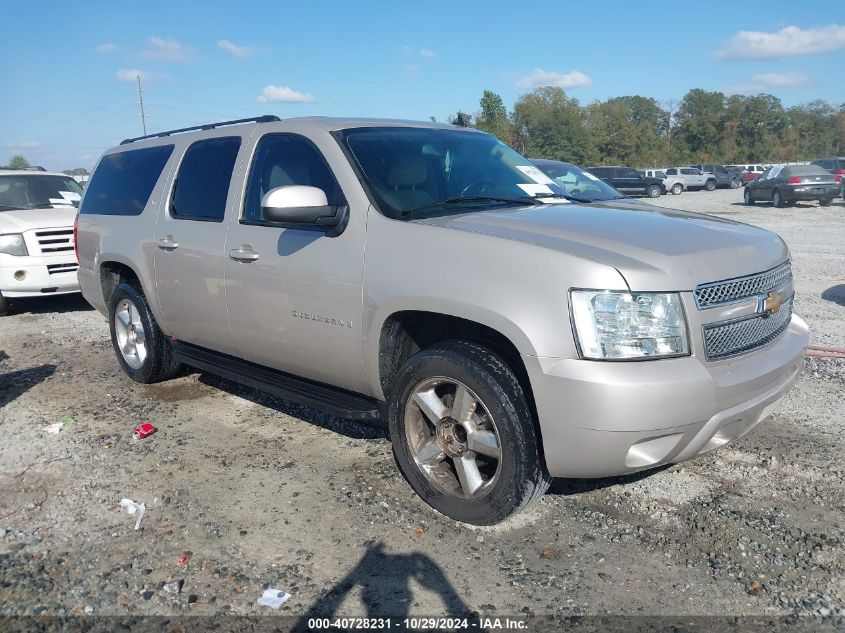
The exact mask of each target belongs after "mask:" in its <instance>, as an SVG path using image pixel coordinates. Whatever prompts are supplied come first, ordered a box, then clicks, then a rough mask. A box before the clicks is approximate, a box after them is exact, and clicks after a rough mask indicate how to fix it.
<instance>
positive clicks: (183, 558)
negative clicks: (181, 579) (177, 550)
mask: <svg viewBox="0 0 845 633" xmlns="http://www.w3.org/2000/svg"><path fill="white" fill-rule="evenodd" d="M189 560H191V557H190V556H185V555H182V556H180V557H179V558H177V559H176V562H177V563H179V564H180V565H187V564H188V561H189Z"/></svg>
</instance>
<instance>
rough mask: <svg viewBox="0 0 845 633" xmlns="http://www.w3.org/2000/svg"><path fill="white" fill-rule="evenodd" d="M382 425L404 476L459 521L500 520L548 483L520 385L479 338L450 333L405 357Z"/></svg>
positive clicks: (489, 522) (425, 498)
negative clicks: (452, 337)
mask: <svg viewBox="0 0 845 633" xmlns="http://www.w3.org/2000/svg"><path fill="white" fill-rule="evenodd" d="M388 425H389V428H390V439H391V442H392V443H393V453H394V456H395V458H396V462H397V464H398V466H399V468H400V469H401V471H402V473H403V474H404V475H405V478H406V479H407V480H408V483H410V484H411V487H412V488H413V489H414V490H415V491H416V493H417V494H418V495H419V496H420V497H421V498H422V499H423V501H425V502H426V503H427V504H429V505H430V506H431V507H432V508H434V509H435V510H437V511H438V512H440V513H442V514H445V515H446V516H448V517H451V518H453V519H456V520H458V521H463V522H465V523H471V524H474V525H492V524H494V523H499V522H500V521H502V520H504V519H505V518H507V517H509V516H511V515H512V514H515V513H517V512H519V511H520V510H521V509H523V508H524V507H525V506H527V505H528V504H529V503H531V502H532V501H533V500H535V499H538V498H539V497H540V496H542V494H543V493H544V492H545V491H546V489H547V488H548V486H549V483H550V477H549V475H548V473H547V472H546V469H545V466H544V464H543V459H542V457H541V455H540V438H539V434H538V432H537V430H536V428H535V424H534V417H533V415H532V413H531V410H530V408H529V406H528V403H527V400H526V397H525V393H524V392H523V390H522V386H521V385H520V383H519V380H518V379H517V377H516V375H515V374H514V372H513V370H511V368H510V367H509V366H508V365H507V364H506V363H505V362H504V361H503V360H502V359H501V358H499V357H498V356H497V355H496V354H494V353H493V352H491V351H489V350H488V349H486V348H485V347H483V346H481V345H477V344H475V343H470V342H467V341H451V342H448V343H444V344H441V345H438V346H436V347H432V348H429V349H425V350H422V351H420V352H418V353H416V354H414V355H413V356H412V357H411V358H409V359H408V361H407V362H406V363H405V365H404V366H403V367H402V369H401V370H400V372H399V375H398V376H397V377H396V380H395V382H394V384H393V388H392V389H391V393H390V397H389V399H388Z"/></svg>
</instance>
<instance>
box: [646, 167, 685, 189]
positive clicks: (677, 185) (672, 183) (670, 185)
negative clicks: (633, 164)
mask: <svg viewBox="0 0 845 633" xmlns="http://www.w3.org/2000/svg"><path fill="white" fill-rule="evenodd" d="M640 173H641V174H642V175H643V176H646V177H648V178H659V179H660V181H661V182H663V189H664V191H668V192H669V193H671V194H672V195H675V196H677V195H678V194H679V193H681V192H682V191H683V190H684V181H683V180H681V179H680V178H679V177H678V176H669V175H667V174H666V172H665V171H663V170H661V169H641V170H640Z"/></svg>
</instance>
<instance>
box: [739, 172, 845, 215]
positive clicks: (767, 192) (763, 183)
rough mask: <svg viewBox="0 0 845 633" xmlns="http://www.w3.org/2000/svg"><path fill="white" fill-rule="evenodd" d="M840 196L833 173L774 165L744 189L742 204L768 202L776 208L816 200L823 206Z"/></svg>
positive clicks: (838, 185)
mask: <svg viewBox="0 0 845 633" xmlns="http://www.w3.org/2000/svg"><path fill="white" fill-rule="evenodd" d="M839 193H840V184H839V183H837V182H836V181H835V180H834V177H833V174H831V173H830V172H829V171H827V170H826V169H824V168H822V167H819V166H818V165H784V166H781V165H775V166H774V167H770V168H769V169H767V170H766V171H764V172H763V173H762V174H761V176H760V177H759V178H758V179H757V180H755V181H754V182H752V183H749V184H748V185H746V186H745V193H744V198H745V204H754V203H755V202H762V201H766V202H771V203H772V205H774V206H776V207H784V206H786V205H787V204H791V203H794V202H797V201H799V200H816V201H818V203H819V204H820V205H821V206H823V207H826V206H828V205H830V204H831V203H832V202H833V199H834V198H835V197H836V196H837V195H839Z"/></svg>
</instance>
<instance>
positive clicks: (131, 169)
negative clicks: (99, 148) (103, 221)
mask: <svg viewBox="0 0 845 633" xmlns="http://www.w3.org/2000/svg"><path fill="white" fill-rule="evenodd" d="M171 153H173V145H159V146H158V147H147V148H144V149H133V150H129V151H126V152H118V153H116V154H109V155H108V156H103V158H102V160H100V164H99V165H98V166H97V169H96V170H95V171H94V175H93V176H92V177H91V182H90V183H88V186H87V187H86V188H85V199H84V201H83V203H82V208H81V209H80V210H79V212H80V213H86V214H97V215H140V213H141V212H142V211H143V210H144V207H145V206H147V201H148V200H149V199H150V194H151V193H152V192H153V188H154V187H155V185H156V182H158V178H159V176H161V170H162V169H164V165H165V163H167V159H168V158H170V154H171Z"/></svg>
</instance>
